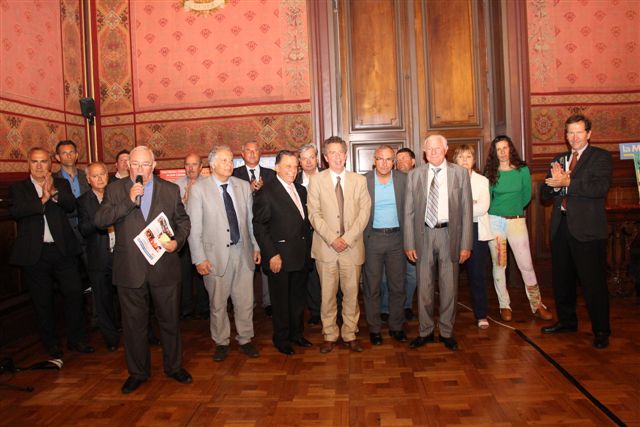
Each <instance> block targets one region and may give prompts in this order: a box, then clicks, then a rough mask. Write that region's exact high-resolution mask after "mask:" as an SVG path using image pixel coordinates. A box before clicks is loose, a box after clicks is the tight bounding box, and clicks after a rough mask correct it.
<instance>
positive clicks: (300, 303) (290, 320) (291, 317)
mask: <svg viewBox="0 0 640 427" xmlns="http://www.w3.org/2000/svg"><path fill="white" fill-rule="evenodd" d="M307 273H308V270H307V269H304V270H300V271H292V272H283V271H280V273H277V274H274V273H269V296H270V297H271V308H272V319H273V344H274V345H275V346H276V347H282V346H284V345H286V344H290V343H291V341H295V340H297V339H300V338H302V330H303V317H304V305H305V298H306V295H307V286H306V283H307Z"/></svg>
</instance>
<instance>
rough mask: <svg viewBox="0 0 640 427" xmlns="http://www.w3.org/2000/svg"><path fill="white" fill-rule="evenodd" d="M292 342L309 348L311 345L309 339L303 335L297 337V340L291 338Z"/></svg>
mask: <svg viewBox="0 0 640 427" xmlns="http://www.w3.org/2000/svg"><path fill="white" fill-rule="evenodd" d="M293 343H294V344H295V345H297V346H300V347H304V348H309V347H312V346H313V344H311V341H309V340H308V339H306V338H305V337H301V338H298V339H297V340H293Z"/></svg>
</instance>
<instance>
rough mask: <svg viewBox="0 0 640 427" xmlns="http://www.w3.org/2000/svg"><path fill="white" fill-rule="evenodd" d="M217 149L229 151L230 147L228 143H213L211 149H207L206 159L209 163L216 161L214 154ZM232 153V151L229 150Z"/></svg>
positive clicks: (216, 153)
mask: <svg viewBox="0 0 640 427" xmlns="http://www.w3.org/2000/svg"><path fill="white" fill-rule="evenodd" d="M219 151H231V147H229V146H228V145H214V146H213V147H211V151H209V155H208V156H207V161H208V162H209V163H214V162H215V161H216V155H218V152H219ZM231 153H233V151H231Z"/></svg>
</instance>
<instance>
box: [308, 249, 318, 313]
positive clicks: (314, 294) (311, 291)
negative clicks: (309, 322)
mask: <svg viewBox="0 0 640 427" xmlns="http://www.w3.org/2000/svg"><path fill="white" fill-rule="evenodd" d="M321 303H322V292H321V290H320V277H319V276H318V270H317V269H316V261H315V260H311V269H310V270H309V274H308V276H307V307H309V314H310V315H311V316H317V317H320V304H321Z"/></svg>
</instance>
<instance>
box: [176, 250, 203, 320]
mask: <svg viewBox="0 0 640 427" xmlns="http://www.w3.org/2000/svg"><path fill="white" fill-rule="evenodd" d="M179 255H180V267H181V270H182V271H181V272H182V291H181V293H180V314H181V315H183V316H187V315H190V314H193V313H194V312H195V313H196V314H203V313H206V312H208V311H209V296H208V295H207V290H206V289H205V287H204V282H203V280H202V276H201V275H200V274H198V272H197V271H196V268H195V266H194V265H193V264H192V263H191V251H190V250H189V244H188V243H186V244H185V245H184V246H183V248H182V250H181V251H180V254H179Z"/></svg>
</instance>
